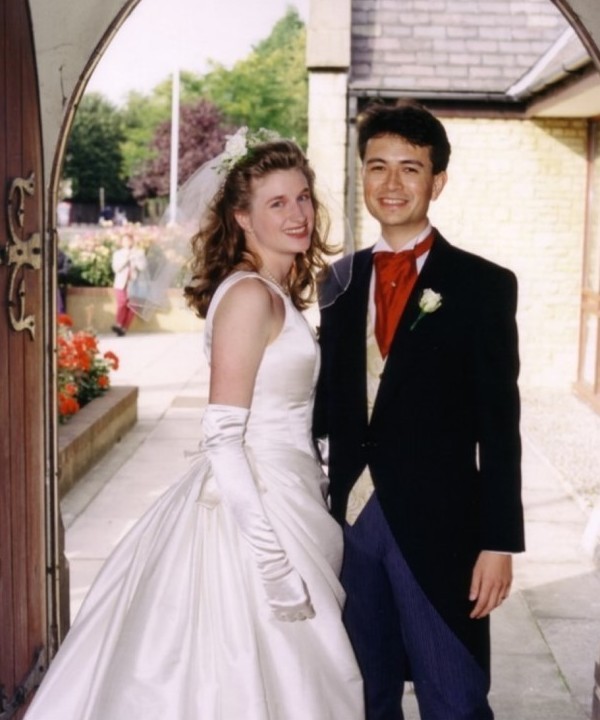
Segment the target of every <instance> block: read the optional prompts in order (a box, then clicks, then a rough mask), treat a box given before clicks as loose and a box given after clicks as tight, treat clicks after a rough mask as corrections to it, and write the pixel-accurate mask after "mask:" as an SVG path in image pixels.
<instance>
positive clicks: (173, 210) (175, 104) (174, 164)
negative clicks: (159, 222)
mask: <svg viewBox="0 0 600 720" xmlns="http://www.w3.org/2000/svg"><path fill="white" fill-rule="evenodd" d="M178 170H179V68H176V69H175V70H174V71H173V87H172V91H171V172H170V178H169V225H174V224H175V223H176V222H177V177H178Z"/></svg>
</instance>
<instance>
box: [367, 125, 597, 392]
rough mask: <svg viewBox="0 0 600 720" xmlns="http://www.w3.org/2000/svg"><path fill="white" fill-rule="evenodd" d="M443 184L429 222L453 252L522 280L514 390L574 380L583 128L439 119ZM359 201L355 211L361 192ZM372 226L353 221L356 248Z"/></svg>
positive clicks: (369, 237)
mask: <svg viewBox="0 0 600 720" xmlns="http://www.w3.org/2000/svg"><path fill="white" fill-rule="evenodd" d="M444 124H445V126H446V128H447V131H448V135H449V137H450V141H451V143H452V158H451V161H450V167H449V172H448V174H449V181H448V184H447V185H446V188H445V189H444V192H443V193H442V195H441V197H440V198H439V199H438V200H437V202H435V203H434V204H433V205H432V206H431V213H430V214H431V219H432V222H433V223H434V225H436V226H437V227H438V228H439V229H440V231H441V232H442V233H443V234H444V235H445V237H446V238H447V239H448V240H449V241H450V242H452V243H454V244H456V245H458V246H460V247H463V248H465V249H466V250H470V251H472V252H476V253H478V254H480V255H483V256H485V257H487V258H489V259H490V260H493V261H495V262H498V263H500V264H501V265H504V266H506V267H509V268H511V269H512V270H513V271H514V272H515V273H516V275H517V277H518V279H519V287H520V291H519V312H518V322H519V331H520V335H521V360H522V371H521V383H522V385H527V386H530V387H554V388H569V387H570V386H571V384H572V383H573V382H574V380H575V379H576V371H577V356H578V338H579V305H580V291H581V270H582V248H583V231H584V217H585V216H584V213H585V196H586V168H587V164H586V122H585V121H584V120H564V119H543V120H539V119H538V120H501V119H495V120H489V119H482V120H474V119H456V118H452V119H445V120H444ZM358 196H359V202H358V203H357V207H362V199H361V197H360V188H359V189H358ZM376 234H377V226H376V225H375V223H374V222H373V220H372V218H370V217H369V216H368V215H367V214H366V213H364V210H361V212H360V213H359V218H358V224H357V231H356V241H357V245H359V246H364V245H368V244H371V242H372V241H373V240H374V239H375V237H376Z"/></svg>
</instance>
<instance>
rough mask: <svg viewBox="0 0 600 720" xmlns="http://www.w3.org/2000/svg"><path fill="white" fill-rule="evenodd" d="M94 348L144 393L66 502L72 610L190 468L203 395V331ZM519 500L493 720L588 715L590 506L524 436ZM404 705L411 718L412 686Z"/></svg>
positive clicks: (498, 630)
mask: <svg viewBox="0 0 600 720" xmlns="http://www.w3.org/2000/svg"><path fill="white" fill-rule="evenodd" d="M101 346H102V348H103V349H104V350H107V349H112V350H114V351H115V352H116V353H117V355H118V356H119V357H120V359H121V367H120V369H119V370H118V371H117V372H116V373H115V376H114V382H115V383H116V384H133V385H137V386H138V387H139V388H140V394H139V406H138V407H139V410H138V412H139V422H138V424H137V426H136V427H135V428H134V429H133V430H131V431H130V432H129V433H128V434H127V436H126V437H125V438H124V439H123V440H122V441H121V442H120V443H119V444H118V445H117V446H116V447H115V448H114V449H113V450H112V451H111V452H110V453H109V454H108V455H107V456H106V457H105V458H104V459H103V460H101V461H100V462H99V463H98V464H97V465H96V466H95V467H94V468H93V469H92V470H91V471H90V472H89V473H88V474H87V475H86V476H85V477H84V478H83V479H82V480H81V481H80V482H79V483H78V484H77V485H76V487H75V488H74V489H73V490H72V491H71V492H70V493H69V494H68V496H67V497H66V498H65V499H64V501H63V513H64V520H65V526H66V528H67V533H66V547H67V554H68V556H69V560H70V572H71V598H72V616H74V615H75V613H76V611H77V609H78V608H79V605H80V602H81V599H82V597H83V595H84V594H85V592H86V590H87V588H88V587H89V585H90V582H91V581H92V579H93V578H94V576H95V574H96V573H97V571H98V569H99V567H100V566H101V564H102V562H103V561H104V559H105V558H106V556H107V555H108V553H109V552H110V551H111V549H112V548H113V547H114V545H115V544H116V542H117V541H118V540H119V538H121V537H122V536H123V534H124V533H125V532H126V531H127V530H128V529H129V528H130V527H131V525H132V524H133V523H134V522H135V521H136V519H137V518H138V517H139V516H140V514H141V513H142V512H143V511H144V510H145V509H146V508H147V507H148V506H149V505H150V504H151V503H152V502H153V501H154V499H155V498H156V497H158V495H159V494H160V493H162V492H163V491H164V490H165V489H166V487H167V486H168V484H169V483H170V482H172V481H173V479H175V478H176V477H177V476H178V474H179V472H180V471H182V470H183V469H184V467H185V466H186V464H187V460H186V459H185V457H184V451H186V450H193V449H195V447H196V444H197V438H198V433H199V424H200V417H201V412H202V408H203V406H204V404H205V403H206V400H207V395H208V386H207V380H208V374H207V367H206V363H205V361H204V357H203V351H202V334H201V332H198V333H196V334H193V333H190V334H160V335H159V334H146V335H144V334H140V335H131V336H128V337H125V338H113V337H112V336H111V337H102V338H101ZM524 500H525V506H526V522H527V530H526V531H527V544H528V551H527V552H526V553H525V554H523V555H520V556H518V557H517V558H516V582H515V589H514V591H513V594H512V595H511V597H510V598H509V600H508V601H507V602H506V603H505V604H504V605H503V606H502V607H501V608H500V609H499V610H497V611H496V612H495V614H494V616H493V623H492V628H493V690H492V695H491V699H492V704H493V706H494V708H495V711H496V718H497V720H585V719H586V718H589V717H590V713H591V698H592V688H593V669H594V663H595V661H596V660H597V659H598V655H599V653H600V573H599V571H598V569H597V568H596V567H595V565H594V563H593V562H592V558H591V554H590V553H589V552H588V551H586V550H585V549H584V544H583V540H584V537H587V536H586V531H587V534H588V536H589V533H590V529H591V527H592V526H591V522H590V511H589V510H585V509H584V508H583V504H582V502H581V499H580V498H579V497H578V496H576V495H575V494H574V493H573V491H572V489H571V487H570V486H569V485H567V484H566V483H565V481H564V479H563V477H562V476H561V475H560V474H559V472H558V471H557V470H556V469H555V467H554V466H553V465H551V464H550V462H549V461H548V460H547V459H546V456H545V455H542V454H541V452H540V442H538V441H536V442H535V444H534V442H533V441H532V440H531V439H530V437H528V436H526V437H525V438H524ZM588 545H589V543H588ZM405 706H406V716H407V720H418V718H419V715H418V712H417V710H416V707H415V701H414V697H413V696H412V693H411V692H410V691H409V692H408V695H407V698H406V702H405ZM281 720H284V719H283V718H282V719H281ZM310 720H319V719H318V718H311V719H310Z"/></svg>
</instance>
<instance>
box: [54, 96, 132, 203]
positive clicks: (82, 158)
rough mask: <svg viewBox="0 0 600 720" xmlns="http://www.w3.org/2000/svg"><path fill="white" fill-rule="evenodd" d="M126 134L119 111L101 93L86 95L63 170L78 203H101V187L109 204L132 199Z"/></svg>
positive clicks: (79, 111) (79, 109) (76, 121)
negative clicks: (123, 146) (127, 180)
mask: <svg viewBox="0 0 600 720" xmlns="http://www.w3.org/2000/svg"><path fill="white" fill-rule="evenodd" d="M124 137H125V136H124V131H123V123H122V119H121V115H120V113H119V111H118V110H117V109H116V108H115V107H114V106H113V105H112V104H111V103H110V102H109V101H108V100H106V98H105V97H104V96H103V95H101V94H100V93H90V94H88V95H85V96H84V97H83V98H82V100H81V103H80V105H79V108H78V110H77V113H76V115H75V119H74V121H73V128H72V130H71V134H70V136H69V140H68V143H67V152H66V158H65V166H64V170H63V176H64V177H65V178H68V179H70V180H71V187H72V191H73V196H72V197H73V200H74V201H75V202H98V199H99V192H100V188H104V197H105V200H106V202H109V203H122V202H126V201H127V200H129V199H130V198H131V194H130V192H129V190H128V188H127V185H126V183H125V175H124V171H123V154H122V152H121V143H122V142H123V140H124Z"/></svg>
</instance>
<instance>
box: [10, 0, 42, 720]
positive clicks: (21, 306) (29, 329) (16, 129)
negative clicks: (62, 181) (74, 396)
mask: <svg viewBox="0 0 600 720" xmlns="http://www.w3.org/2000/svg"><path fill="white" fill-rule="evenodd" d="M0 177H1V178H2V189H1V192H0V720H7V719H8V718H20V717H22V715H23V712H24V709H23V707H24V705H25V704H26V702H27V701H28V698H29V692H30V689H32V688H33V686H34V685H35V684H36V681H37V679H38V678H39V676H40V674H41V673H42V672H43V669H44V667H45V656H46V652H47V641H46V597H45V593H46V567H45V566H46V562H45V549H44V545H45V539H44V538H45V535H44V526H45V523H44V389H43V388H44V362H45V361H44V322H43V283H42V271H41V270H42V262H41V260H42V256H43V254H42V250H43V247H42V242H43V228H42V223H43V192H44V189H43V181H42V148H41V132H40V111H39V101H38V88H37V78H36V71H35V61H34V51H33V39H32V32H31V23H30V16H29V7H28V3H27V0H2V2H0Z"/></svg>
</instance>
